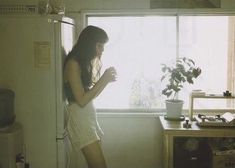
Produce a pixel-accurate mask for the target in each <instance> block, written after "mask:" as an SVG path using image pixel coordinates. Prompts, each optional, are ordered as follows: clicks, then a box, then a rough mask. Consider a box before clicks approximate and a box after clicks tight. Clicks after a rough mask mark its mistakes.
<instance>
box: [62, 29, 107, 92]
mask: <svg viewBox="0 0 235 168" xmlns="http://www.w3.org/2000/svg"><path fill="white" fill-rule="evenodd" d="M107 41H108V35H107V33H106V32H105V31H104V30H103V29H101V28H99V27H96V26H87V27H86V28H85V29H83V30H82V32H81V33H80V35H79V38H78V40H77V43H76V44H75V45H74V46H73V49H72V50H71V52H70V53H69V54H68V56H67V57H66V59H65V64H66V62H67V61H68V60H69V59H70V58H74V59H75V60H76V61H77V62H78V64H79V65H80V68H81V79H82V83H83V87H84V89H85V90H88V89H89V88H90V87H91V86H92V85H93V84H94V83H95V82H96V79H97V77H99V75H100V69H101V62H100V60H96V44H97V43H106V42H107ZM97 59H99V58H97Z"/></svg>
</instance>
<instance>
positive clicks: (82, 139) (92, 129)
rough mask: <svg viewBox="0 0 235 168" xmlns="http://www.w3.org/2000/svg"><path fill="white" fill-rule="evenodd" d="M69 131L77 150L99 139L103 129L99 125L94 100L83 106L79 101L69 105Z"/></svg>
mask: <svg viewBox="0 0 235 168" xmlns="http://www.w3.org/2000/svg"><path fill="white" fill-rule="evenodd" d="M68 113H69V114H68V123H67V131H68V135H69V139H70V142H71V144H72V146H73V148H75V150H80V149H82V148H83V147H85V146H87V145H89V144H91V143H93V142H95V141H99V140H100V137H99V135H102V134H103V131H102V130H101V128H100V127H99V124H98V122H97V117H96V110H95V108H94V105H93V103H92V102H90V103H88V104H87V105H86V106H85V107H83V108H81V107H80V106H79V105H78V104H77V103H72V104H70V105H69V106H68Z"/></svg>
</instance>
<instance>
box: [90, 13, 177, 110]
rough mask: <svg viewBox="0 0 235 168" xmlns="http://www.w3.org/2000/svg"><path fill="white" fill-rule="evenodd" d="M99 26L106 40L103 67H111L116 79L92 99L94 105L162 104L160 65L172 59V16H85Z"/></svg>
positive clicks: (173, 49)
mask: <svg viewBox="0 0 235 168" xmlns="http://www.w3.org/2000/svg"><path fill="white" fill-rule="evenodd" d="M88 25H96V26H99V27H101V28H103V29H104V30H105V31H106V32H107V33H108V35H109V39H110V40H109V42H108V43H107V45H106V47H105V51H104V53H103V57H102V61H103V70H104V69H106V68H107V67H109V66H114V67H115V68H116V70H117V73H118V79H117V81H116V82H114V83H112V84H109V85H108V87H107V88H105V90H104V91H103V92H102V93H101V95H100V96H99V97H98V98H97V99H96V101H95V103H96V106H97V107H98V108H132V107H133V108H138V107H145V108H148V107H158V108H160V107H163V106H164V104H163V103H162V102H163V100H162V97H161V89H160V84H161V82H160V78H161V67H160V64H161V63H163V62H166V61H167V60H170V59H175V58H176V18H175V16H148V17H144V16H143V17H124V16H121V17H88Z"/></svg>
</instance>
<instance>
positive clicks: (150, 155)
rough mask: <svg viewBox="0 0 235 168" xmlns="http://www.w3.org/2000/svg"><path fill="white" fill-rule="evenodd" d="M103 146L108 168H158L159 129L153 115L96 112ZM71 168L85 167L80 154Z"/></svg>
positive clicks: (159, 164) (155, 116)
mask: <svg viewBox="0 0 235 168" xmlns="http://www.w3.org/2000/svg"><path fill="white" fill-rule="evenodd" d="M98 119H99V121H100V126H101V127H102V129H103V131H104V136H103V137H102V147H103V149H104V154H105V158H106V161H107V165H108V167H109V168H121V167H122V168H161V167H162V143H163V142H162V129H161V125H160V122H159V118H158V117H157V115H156V114H149V113H145V114H134V113H133V114H107V113H99V114H98ZM72 165H73V166H72V168H75V167H76V166H77V167H81V168H87V165H86V162H85V159H84V157H83V156H82V153H79V155H78V156H77V157H74V156H72Z"/></svg>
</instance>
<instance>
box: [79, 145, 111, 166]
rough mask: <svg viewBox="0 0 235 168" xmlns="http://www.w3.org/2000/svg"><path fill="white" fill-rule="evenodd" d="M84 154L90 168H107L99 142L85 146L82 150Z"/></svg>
mask: <svg viewBox="0 0 235 168" xmlns="http://www.w3.org/2000/svg"><path fill="white" fill-rule="evenodd" d="M82 152H83V154H84V156H85V158H86V161H87V164H88V167H89V168H107V166H106V162H105V158H104V154H103V151H102V149H101V146H100V143H99V141H95V142H94V143H91V144H89V145H87V146H85V147H84V148H82Z"/></svg>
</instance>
